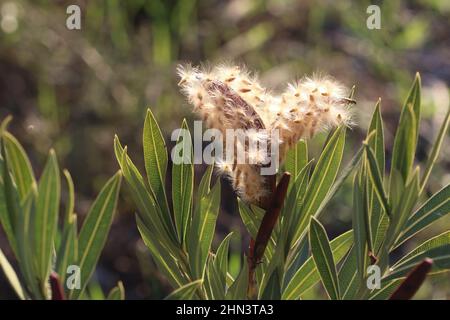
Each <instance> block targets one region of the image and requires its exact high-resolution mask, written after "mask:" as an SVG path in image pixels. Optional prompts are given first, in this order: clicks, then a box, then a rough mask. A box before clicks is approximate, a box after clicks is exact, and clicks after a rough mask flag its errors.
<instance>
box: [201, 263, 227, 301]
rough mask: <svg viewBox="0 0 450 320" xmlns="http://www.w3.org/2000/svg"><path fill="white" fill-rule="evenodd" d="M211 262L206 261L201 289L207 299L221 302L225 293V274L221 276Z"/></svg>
mask: <svg viewBox="0 0 450 320" xmlns="http://www.w3.org/2000/svg"><path fill="white" fill-rule="evenodd" d="M210 258H211V256H210ZM212 260H213V259H208V261H207V267H206V272H205V278H204V280H205V282H204V283H203V287H204V288H205V291H206V294H207V296H208V299H212V300H214V299H215V300H223V299H225V291H226V274H225V275H223V274H221V273H220V272H219V270H218V268H217V266H216V265H215V264H214V263H213V261H212ZM214 260H215V259H214Z"/></svg>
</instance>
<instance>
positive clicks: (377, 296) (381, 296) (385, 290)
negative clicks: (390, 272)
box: [369, 278, 404, 300]
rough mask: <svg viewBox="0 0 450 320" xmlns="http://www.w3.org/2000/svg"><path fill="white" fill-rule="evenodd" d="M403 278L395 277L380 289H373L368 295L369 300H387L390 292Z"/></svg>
mask: <svg viewBox="0 0 450 320" xmlns="http://www.w3.org/2000/svg"><path fill="white" fill-rule="evenodd" d="M403 280H404V278H400V279H395V280H392V281H389V282H388V283H387V284H386V285H384V286H383V287H382V288H380V289H375V290H373V291H372V293H371V294H370V296H369V299H370V300H387V299H388V298H389V297H390V296H391V294H392V293H393V292H394V291H395V289H397V288H398V286H399V285H400V284H401V283H402V282H403Z"/></svg>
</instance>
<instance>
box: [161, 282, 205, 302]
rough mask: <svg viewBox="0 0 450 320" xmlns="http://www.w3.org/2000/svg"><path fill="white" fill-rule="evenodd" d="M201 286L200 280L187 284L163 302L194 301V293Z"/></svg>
mask: <svg viewBox="0 0 450 320" xmlns="http://www.w3.org/2000/svg"><path fill="white" fill-rule="evenodd" d="M201 286H202V280H196V281H193V282H191V283H188V284H186V285H184V286H182V287H180V288H178V289H177V290H175V291H173V292H172V293H171V294H170V295H168V296H167V297H166V298H165V300H194V298H195V293H196V292H197V290H199V289H200V288H201Z"/></svg>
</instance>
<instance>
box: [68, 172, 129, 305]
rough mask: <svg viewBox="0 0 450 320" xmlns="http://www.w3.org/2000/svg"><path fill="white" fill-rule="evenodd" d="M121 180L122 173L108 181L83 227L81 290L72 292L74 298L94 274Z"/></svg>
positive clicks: (81, 236) (107, 231)
mask: <svg viewBox="0 0 450 320" xmlns="http://www.w3.org/2000/svg"><path fill="white" fill-rule="evenodd" d="M121 180H122V173H121V171H118V172H117V173H116V174H115V175H114V176H113V177H111V179H109V180H108V182H107V183H106V184H105V186H104V187H103V189H102V190H101V191H100V193H99V195H98V196H97V198H96V199H95V201H94V203H93V205H92V206H91V208H90V210H89V213H88V214H87V216H86V219H85V220H84V223H83V226H82V227H81V230H80V236H79V242H78V247H79V252H80V256H79V267H80V272H81V288H80V290H76V291H72V292H71V296H72V297H78V296H79V295H80V294H81V293H82V292H83V290H84V289H85V288H86V285H87V283H88V282H89V279H90V278H91V276H92V274H93V273H94V270H95V266H96V264H97V261H98V259H99V257H100V253H101V251H102V249H103V247H104V245H105V242H106V238H107V236H108V233H109V229H110V227H111V224H112V220H113V216H114V211H115V209H116V205H117V198H118V196H119V190H120V184H121Z"/></svg>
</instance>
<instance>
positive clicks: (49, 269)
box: [0, 118, 124, 300]
mask: <svg viewBox="0 0 450 320" xmlns="http://www.w3.org/2000/svg"><path fill="white" fill-rule="evenodd" d="M10 120H11V118H6V119H5V120H4V121H3V123H2V124H1V129H0V130H1V131H0V137H1V156H0V222H1V225H2V227H3V230H4V232H5V234H6V238H7V239H8V242H9V246H10V249H11V250H12V252H13V254H14V256H15V258H16V260H17V264H18V269H17V270H15V269H14V268H13V266H12V265H11V263H10V262H9V261H8V260H7V258H6V256H5V254H4V253H3V252H2V250H1V249H0V268H1V270H2V271H3V273H4V275H5V277H6V279H7V280H8V282H9V284H10V286H11V288H12V289H13V290H14V292H15V294H16V295H17V298H19V299H53V300H63V299H78V298H82V299H89V298H91V297H92V296H91V295H90V294H89V293H88V291H87V290H86V289H87V287H88V285H89V283H90V281H89V280H90V278H91V276H92V274H93V273H94V270H95V267H96V264H97V261H98V259H99V256H100V253H101V251H102V249H103V246H104V245H105V242H106V239H107V236H108V232H109V229H110V227H111V223H112V221H113V216H114V212H115V209H116V205H117V199H118V195H119V190H120V185H121V180H122V174H121V172H120V171H118V172H117V173H116V174H115V175H114V176H113V177H111V178H110V179H109V180H108V181H107V182H106V184H105V185H104V187H103V188H102V190H101V191H100V193H99V195H98V196H97V198H96V199H95V201H94V203H93V204H92V206H91V207H90V209H89V212H88V214H87V216H86V217H85V218H84V222H83V225H82V227H81V229H80V230H79V231H78V226H77V214H76V213H75V212H74V207H75V206H74V204H75V191H74V184H73V181H72V178H71V175H70V173H69V171H67V170H63V171H62V172H61V170H60V168H59V166H58V159H57V157H56V154H55V151H54V150H50V152H49V154H48V159H47V163H46V164H45V167H44V169H43V171H42V174H41V176H40V177H39V180H37V179H36V177H35V175H34V172H33V168H32V167H31V163H30V160H29V158H28V156H27V154H26V153H25V151H24V149H23V147H22V146H21V144H20V143H19V142H18V141H17V139H16V138H15V137H14V136H13V135H12V134H11V133H9V132H8V131H7V125H8V123H9V122H10ZM61 174H62V175H63V176H64V181H65V191H66V192H65V194H66V197H67V198H66V199H65V201H64V203H65V206H64V207H65V208H64V210H63V211H62V210H61V207H62V206H61V202H62V199H61V198H62V196H61V194H62V192H61V176H62V175H61ZM60 211H62V212H60ZM104 296H106V298H108V299H124V287H123V285H122V283H121V282H119V283H118V284H117V287H115V288H113V289H111V291H110V292H109V293H108V295H104ZM97 297H98V295H97Z"/></svg>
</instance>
